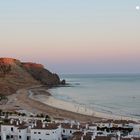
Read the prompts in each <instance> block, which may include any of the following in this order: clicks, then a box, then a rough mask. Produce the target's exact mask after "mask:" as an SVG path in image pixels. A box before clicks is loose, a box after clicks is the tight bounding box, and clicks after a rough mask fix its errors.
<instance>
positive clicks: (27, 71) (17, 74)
mask: <svg viewBox="0 0 140 140" xmlns="http://www.w3.org/2000/svg"><path fill="white" fill-rule="evenodd" d="M60 83H61V82H60V79H59V76H58V75H57V74H53V73H51V72H50V71H48V70H46V69H45V68H44V67H43V65H41V64H36V63H22V62H20V61H19V60H16V59H12V58H0V94H3V95H9V94H12V93H15V92H16V90H18V89H20V88H24V87H31V86H34V85H39V84H45V85H48V86H53V85H58V84H60Z"/></svg>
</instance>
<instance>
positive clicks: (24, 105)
mask: <svg viewBox="0 0 140 140" xmlns="http://www.w3.org/2000/svg"><path fill="white" fill-rule="evenodd" d="M8 98H9V101H8V102H7V104H5V105H3V106H1V108H2V109H4V110H25V111H27V112H31V113H33V114H36V113H45V114H48V115H50V116H52V117H54V118H61V119H73V120H78V121H84V122H87V121H98V120H101V119H116V120H118V119H124V120H132V119H131V118H129V117H125V116H116V115H113V114H112V115H110V114H105V113H101V112H97V111H95V110H93V109H89V108H87V107H86V106H84V105H79V104H76V103H71V102H66V101H63V100H59V99H56V98H55V97H53V96H51V94H50V93H49V92H48V90H47V89H46V88H42V87H34V88H30V89H20V90H18V91H17V93H16V94H12V95H10V96H9V97H8ZM133 120H134V121H139V120H137V119H133Z"/></svg>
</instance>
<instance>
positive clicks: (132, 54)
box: [0, 0, 140, 74]
mask: <svg viewBox="0 0 140 140" xmlns="http://www.w3.org/2000/svg"><path fill="white" fill-rule="evenodd" d="M139 5H140V0H24V1H19V0H12V1H11V0H6V1H5V0H2V1H0V57H12V58H17V59H20V60H22V61H29V62H30V61H31V62H36V63H42V64H43V65H44V66H45V67H46V68H48V69H50V70H51V71H53V72H56V73H60V74H61V73H62V74H63V73H76V74H78V73H80V74H82V73H83V74H84V73H85V74H86V73H88V74H89V73H140V10H139V9H138V8H136V7H138V6H139Z"/></svg>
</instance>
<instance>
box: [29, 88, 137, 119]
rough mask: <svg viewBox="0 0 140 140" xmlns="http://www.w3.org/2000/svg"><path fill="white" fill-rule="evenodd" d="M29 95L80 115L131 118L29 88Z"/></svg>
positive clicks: (49, 104)
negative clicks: (36, 92) (100, 110)
mask: <svg viewBox="0 0 140 140" xmlns="http://www.w3.org/2000/svg"><path fill="white" fill-rule="evenodd" d="M29 97H30V98H31V99H33V100H36V101H39V102H42V103H44V104H46V105H48V106H51V107H54V108H57V109H63V110H67V111H70V112H73V113H78V114H80V115H87V116H91V117H97V118H103V119H116V120H121V119H123V120H132V118H131V117H126V116H119V115H115V114H107V113H102V112H97V111H95V110H94V109H90V108H87V107H86V106H85V105H80V104H76V103H72V102H66V101H63V100H59V99H56V98H55V97H53V96H48V95H47V94H41V95H40V94H34V93H33V92H32V91H31V90H29ZM133 120H134V121H139V120H138V119H134V118H133Z"/></svg>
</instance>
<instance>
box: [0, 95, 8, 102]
mask: <svg viewBox="0 0 140 140" xmlns="http://www.w3.org/2000/svg"><path fill="white" fill-rule="evenodd" d="M2 100H8V98H7V97H6V96H5V95H0V101H2Z"/></svg>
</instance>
